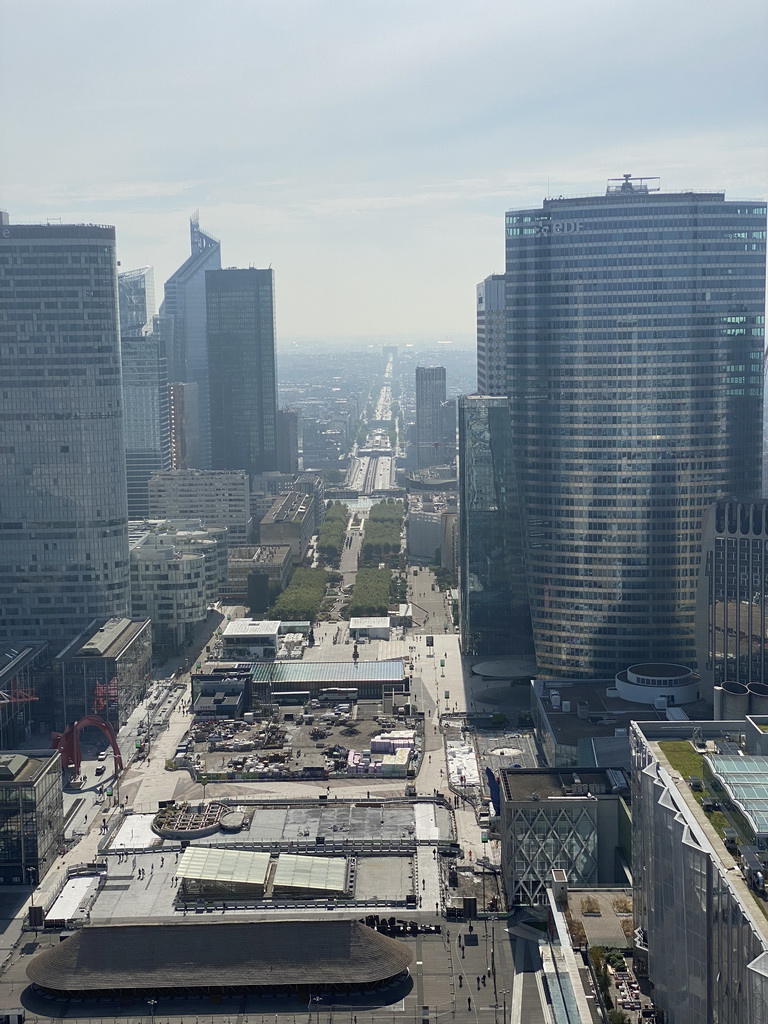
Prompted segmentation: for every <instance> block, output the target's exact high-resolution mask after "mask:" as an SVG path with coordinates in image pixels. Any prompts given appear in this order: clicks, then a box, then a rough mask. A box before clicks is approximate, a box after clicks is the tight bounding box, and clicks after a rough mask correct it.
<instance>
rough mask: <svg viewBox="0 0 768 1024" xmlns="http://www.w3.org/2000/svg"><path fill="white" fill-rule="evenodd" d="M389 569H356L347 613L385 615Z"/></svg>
mask: <svg viewBox="0 0 768 1024" xmlns="http://www.w3.org/2000/svg"><path fill="white" fill-rule="evenodd" d="M391 578H392V573H391V572H390V571H389V569H358V571H357V575H356V576H355V589H354V590H353V592H352V600H351V601H350V602H349V614H350V616H353V615H386V614H387V611H388V610H389V581H390V580H391Z"/></svg>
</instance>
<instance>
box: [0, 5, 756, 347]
mask: <svg viewBox="0 0 768 1024" xmlns="http://www.w3.org/2000/svg"><path fill="white" fill-rule="evenodd" d="M41 26H44V31H41ZM767 30H768V8H766V5H765V3H764V2H762V0H742V2H741V3H739V4H738V5H736V6H735V7H734V8H732V9H728V10H726V9H724V8H722V6H715V5H702V4H701V3H699V2H698V0H677V2H676V3H674V4H669V3H665V2H663V0H646V3H645V4H644V5H643V7H642V10H641V12H638V9H637V8H635V7H631V6H627V5H624V6H622V5H617V4H616V3H614V2H612V0H590V3H588V4H580V5H576V4H573V3H572V2H569V0H551V2H550V3H549V4H540V3H538V2H537V0H518V2H517V3H515V4H509V3H507V2H505V0H488V2H487V3H484V4H481V5H477V4H475V5H470V4H469V3H467V0H439V2H438V0H421V2H420V3H419V4H414V3H412V2H410V0H386V2H384V0H368V2H367V3H364V4H360V3H355V2H354V0H336V2H335V3H333V4H318V3H316V2H314V0H260V2H259V3H258V4H256V3H252V2H248V0H220V3H218V4H215V5H214V4H198V5H192V6H190V5H189V4H188V3H182V0H164V2H163V3H162V4H157V3H155V2H153V0H133V3H131V4H130V5H129V6H127V7H126V6H120V5H114V4H95V3H94V2H93V0H69V2H68V3H66V4H62V3H60V2H59V0H35V2H34V3H31V4H30V3H24V2H22V0H6V3H5V4H4V5H3V35H2V41H0V52H1V53H2V60H0V90H2V93H3V95H4V96H5V97H7V102H6V103H4V104H3V105H2V107H1V108H0V137H2V139H3V144H4V145H3V156H4V159H3V161H2V166H0V206H2V207H3V208H7V209H8V211H9V214H10V217H11V221H12V222H13V221H15V222H16V223H23V222H27V223H29V222H38V221H39V222H43V223H44V222H46V221H47V220H49V219H55V218H61V220H62V222H63V223H104V224H113V225H114V226H115V228H116V233H117V250H118V256H117V258H118V259H119V260H120V261H121V263H122V269H124V270H131V269H134V268H138V267H142V266H152V267H153V268H154V270H155V291H156V297H157V301H158V304H159V302H160V300H161V298H162V294H163V284H164V282H165V281H166V280H167V279H168V278H169V277H170V276H171V274H173V273H174V272H175V271H176V269H177V268H178V267H179V266H181V264H182V263H183V262H184V261H185V259H186V258H187V256H188V255H189V218H190V216H191V215H192V214H193V213H194V212H195V211H199V217H200V225H201V227H202V228H203V229H204V230H205V231H207V232H210V233H211V234H212V235H214V236H215V237H216V238H218V239H220V241H221V254H222V265H223V266H225V267H227V266H239V267H248V266H255V267H259V268H266V267H272V269H273V270H274V271H275V277H276V286H275V299H276V320H277V329H278V334H279V335H282V336H283V338H301V339H305V338H306V339H311V338H313V337H317V338H319V339H330V338H336V337H338V338H365V337H367V336H370V337H372V338H382V339H387V338H391V339H395V338H399V337H401V336H409V337H411V338H412V339H413V340H412V343H413V344H416V343H417V342H416V340H415V339H419V338H440V337H442V338H446V337H453V338H454V339H455V340H458V339H460V338H466V337H469V336H473V334H474V330H475V310H476V304H475V287H476V285H477V284H478V283H479V282H480V281H482V280H483V279H484V278H486V277H487V276H488V275H489V274H491V273H494V272H497V273H498V272H501V271H503V268H504V249H505V233H504V214H505V212H506V211H507V210H510V209H516V208H526V207H537V206H540V204H541V202H542V200H543V199H544V198H545V197H547V196H550V197H555V196H559V195H564V196H570V195H576V194H579V195H596V194H600V193H601V192H602V191H603V190H604V188H605V183H606V179H608V178H619V177H621V175H623V174H625V173H627V172H631V173H632V174H633V175H635V176H637V177H642V176H648V177H655V176H658V177H660V179H661V188H662V190H663V191H664V192H677V191H683V190H686V189H693V190H696V191H703V190H707V189H712V190H722V191H725V193H726V195H727V196H729V197H734V198H742V197H763V196H766V195H768V179H767V177H766V170H767V169H768V123H767V122H766V118H765V101H766V76H765V52H764V51H765V45H764V40H765V37H766V34H767ZM323 343H324V344H326V342H323ZM370 344H374V342H373V341H372V342H370Z"/></svg>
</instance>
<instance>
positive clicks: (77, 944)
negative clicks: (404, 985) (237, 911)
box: [27, 919, 413, 992]
mask: <svg viewBox="0 0 768 1024" xmlns="http://www.w3.org/2000/svg"><path fill="white" fill-rule="evenodd" d="M412 959H413V957H412V954H411V951H410V949H409V948H408V946H406V945H405V944H404V943H402V942H399V941H398V940H397V939H391V938H389V937H388V936H386V935H381V934H380V933H379V932H377V931H374V930H373V929H372V928H368V927H367V926H366V925H364V924H361V923H360V922H359V921H353V920H341V921H338V920H328V919H321V920H313V921H242V920H239V921H226V920H225V921H219V922H214V921H205V922H202V921H201V922H198V921H196V920H194V919H193V920H187V921H183V922H182V921H178V922H177V921H173V922H162V921H157V922H154V921H153V922H144V923H141V924H136V923H126V924H109V925H101V924H91V925H87V926H86V927H85V928H82V929H80V930H79V931H77V932H76V933H75V934H74V935H72V936H70V937H69V938H67V939H64V941H62V942H60V943H58V944H57V945H55V946H52V947H51V948H50V949H47V950H45V951H44V952H42V953H40V954H38V955H37V956H36V957H35V958H34V959H33V960H32V961H31V963H30V964H29V965H28V967H27V977H28V978H29V980H30V981H32V982H34V983H35V984H36V985H41V986H43V987H44V988H47V989H52V990H54V991H57V992H67V991H70V992H77V991H79V992H85V991H101V990H106V989H110V990H126V989H128V990H130V989H135V988H157V989H160V988H182V987H184V988H205V987H208V986H254V987H256V986H261V985H311V986H318V987H320V986H326V985H350V984H356V985H369V984H374V983H375V982H378V981H384V980H386V979H388V978H392V977H394V976H395V975H397V974H400V973H401V972H402V971H404V970H405V969H406V968H407V967H408V966H409V964H410V963H411V960H412Z"/></svg>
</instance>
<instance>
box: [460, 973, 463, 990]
mask: <svg viewBox="0 0 768 1024" xmlns="http://www.w3.org/2000/svg"><path fill="white" fill-rule="evenodd" d="M459 988H464V978H463V976H462V975H461V974H460V975H459Z"/></svg>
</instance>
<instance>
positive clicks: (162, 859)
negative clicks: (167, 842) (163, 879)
mask: <svg viewBox="0 0 768 1024" xmlns="http://www.w3.org/2000/svg"><path fill="white" fill-rule="evenodd" d="M163 864H165V857H161V858H160V867H162V866H163Z"/></svg>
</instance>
